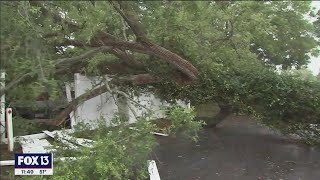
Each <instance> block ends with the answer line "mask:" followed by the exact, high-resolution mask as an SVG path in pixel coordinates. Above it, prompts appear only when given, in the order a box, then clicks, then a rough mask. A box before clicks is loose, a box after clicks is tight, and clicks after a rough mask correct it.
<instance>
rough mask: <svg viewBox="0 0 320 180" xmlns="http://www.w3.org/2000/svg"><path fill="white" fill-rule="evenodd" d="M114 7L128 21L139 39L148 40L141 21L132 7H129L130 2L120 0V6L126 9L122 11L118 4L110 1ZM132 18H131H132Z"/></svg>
mask: <svg viewBox="0 0 320 180" xmlns="http://www.w3.org/2000/svg"><path fill="white" fill-rule="evenodd" d="M110 3H111V4H112V6H113V7H114V9H115V10H116V11H117V12H118V13H119V14H120V15H121V17H122V18H123V19H124V20H125V21H126V22H127V23H128V25H129V26H130V28H131V30H132V32H133V33H134V34H135V35H136V37H137V40H138V41H139V40H141V39H143V40H147V38H146V33H145V32H144V31H143V28H142V27H141V25H140V23H139V21H138V20H137V17H136V15H135V14H134V13H133V12H132V9H131V8H129V7H128V4H127V3H128V2H121V1H118V3H119V5H120V8H122V9H124V11H122V10H121V9H120V8H119V7H118V6H116V5H115V4H114V3H113V2H112V1H110ZM129 17H130V18H131V19H130V18H129Z"/></svg>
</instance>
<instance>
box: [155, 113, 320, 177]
mask: <svg viewBox="0 0 320 180" xmlns="http://www.w3.org/2000/svg"><path fill="white" fill-rule="evenodd" d="M158 142H159V146H158V147H157V149H156V151H155V153H154V157H153V158H154V159H155V160H156V162H157V166H158V169H159V173H160V176H161V179H162V180H197V179H201V180H271V179H272V180H320V148H319V147H310V146H307V145H305V144H303V143H300V142H296V141H293V140H290V139H288V138H285V137H283V136H281V135H279V134H277V133H275V132H273V131H272V130H270V129H268V128H265V127H263V126H260V125H258V124H257V123H256V122H255V121H253V120H250V119H249V118H247V117H244V116H242V117H241V116H230V117H228V118H227V119H226V120H225V121H223V122H222V123H221V124H219V125H218V126H217V127H216V128H214V129H205V130H203V131H202V132H201V134H200V141H199V142H197V143H194V142H191V141H189V140H187V139H186V138H183V137H180V136H177V137H158Z"/></svg>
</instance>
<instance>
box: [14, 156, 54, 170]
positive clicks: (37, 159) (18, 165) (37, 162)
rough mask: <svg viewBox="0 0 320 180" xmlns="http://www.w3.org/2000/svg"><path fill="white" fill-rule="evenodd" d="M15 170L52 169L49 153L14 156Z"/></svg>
mask: <svg viewBox="0 0 320 180" xmlns="http://www.w3.org/2000/svg"><path fill="white" fill-rule="evenodd" d="M14 161H15V162H14V167H15V169H52V163H53V162H52V154H51V153H28V154H15V160H14Z"/></svg>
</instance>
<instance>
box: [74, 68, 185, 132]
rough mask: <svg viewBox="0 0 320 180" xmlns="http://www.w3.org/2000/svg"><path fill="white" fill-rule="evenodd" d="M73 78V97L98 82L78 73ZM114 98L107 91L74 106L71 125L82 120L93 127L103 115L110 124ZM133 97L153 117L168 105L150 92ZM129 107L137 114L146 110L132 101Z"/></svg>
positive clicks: (114, 109)
mask: <svg viewBox="0 0 320 180" xmlns="http://www.w3.org/2000/svg"><path fill="white" fill-rule="evenodd" d="M74 78H75V80H74V81H75V82H74V91H75V98H76V97H79V96H80V95H82V94H84V93H85V92H86V91H88V90H90V89H91V88H92V84H93V83H97V82H99V81H98V80H99V78H98V77H90V78H89V77H86V76H83V75H80V74H75V76H74ZM109 80H111V79H109ZM115 99H116V97H112V95H111V94H110V93H108V92H107V93H103V94H101V95H99V96H97V97H95V98H92V99H90V100H87V101H85V102H84V103H82V104H81V105H79V106H78V107H77V108H76V110H75V112H74V116H75V117H74V118H71V126H72V127H73V126H74V125H76V124H78V123H79V122H82V123H85V124H90V125H91V126H92V127H93V128H94V127H96V125H97V122H98V120H99V119H100V117H104V119H105V120H106V125H107V126H110V125H111V119H112V117H113V116H114V114H115V113H117V112H118V106H117V105H116V102H115ZM133 99H134V100H135V101H137V102H139V103H140V104H141V105H143V106H145V107H147V108H148V109H151V110H152V111H154V112H155V114H154V116H153V118H164V117H165V113H164V111H162V110H161V109H160V108H161V107H164V106H170V104H169V103H167V102H163V101H161V99H159V98H156V97H155V96H154V95H153V94H152V93H144V94H142V95H140V96H139V97H137V96H135V97H133ZM118 103H119V102H118ZM178 104H179V105H181V106H185V107H187V105H186V104H185V103H183V102H181V101H180V102H178ZM131 107H132V108H133V109H134V111H135V112H136V114H137V115H138V116H142V115H143V114H144V113H146V112H147V110H146V109H145V108H143V107H141V106H139V105H137V104H136V103H134V102H131ZM135 121H136V118H135V116H134V114H133V113H132V111H131V110H130V109H129V123H134V122H135Z"/></svg>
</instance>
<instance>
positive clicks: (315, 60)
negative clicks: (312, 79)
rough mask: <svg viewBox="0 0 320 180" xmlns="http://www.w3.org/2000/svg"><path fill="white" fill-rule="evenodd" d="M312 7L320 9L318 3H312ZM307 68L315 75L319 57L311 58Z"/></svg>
mask: <svg viewBox="0 0 320 180" xmlns="http://www.w3.org/2000/svg"><path fill="white" fill-rule="evenodd" d="M312 5H313V6H314V7H316V9H317V10H319V9H320V1H312ZM308 68H309V69H310V70H311V71H312V73H313V74H314V75H317V74H318V73H319V69H320V57H313V58H312V59H311V62H310V64H309V65H308Z"/></svg>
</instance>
